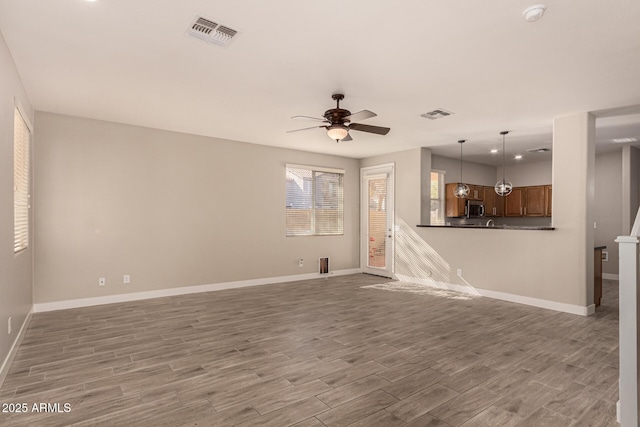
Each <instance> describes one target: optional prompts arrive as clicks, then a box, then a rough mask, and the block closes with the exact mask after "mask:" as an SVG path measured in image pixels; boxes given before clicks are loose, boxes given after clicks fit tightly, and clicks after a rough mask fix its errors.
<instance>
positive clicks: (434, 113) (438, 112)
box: [420, 108, 453, 120]
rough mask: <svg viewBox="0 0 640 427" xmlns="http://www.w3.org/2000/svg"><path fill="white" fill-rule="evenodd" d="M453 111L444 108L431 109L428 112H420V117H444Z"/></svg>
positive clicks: (433, 118) (431, 118)
mask: <svg viewBox="0 0 640 427" xmlns="http://www.w3.org/2000/svg"><path fill="white" fill-rule="evenodd" d="M452 114H453V113H452V112H451V111H447V110H444V109H442V108H438V109H435V110H433V111H429V112H428V113H424V114H420V117H424V118H425V119H429V120H436V119H441V118H443V117H447V116H450V115H452Z"/></svg>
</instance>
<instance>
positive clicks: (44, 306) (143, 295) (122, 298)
mask: <svg viewBox="0 0 640 427" xmlns="http://www.w3.org/2000/svg"><path fill="white" fill-rule="evenodd" d="M360 272H361V271H360V269H359V268H352V269H347V270H336V271H332V272H331V273H329V274H328V275H327V274H319V273H308V274H296V275H293V276H280V277H269V278H264V279H251V280H239V281H236V282H224V283H214V284H210V285H197V286H185V287H181V288H169V289H159V290H156V291H146V292H133V293H129V294H118V295H107V296H103V297H93V298H79V299H72V300H65V301H54V302H44V303H36V304H34V305H33V311H34V312H35V313H42V312H45V311H55V310H66V309H69V308H79V307H90V306H94V305H102V304H113V303H118V302H128V301H138V300H144V299H151V298H161V297H169V296H175V295H186V294H195V293H200V292H211V291H220V290H223V289H236V288H245V287H248V286H260V285H270V284H274V283H285V282H296V281H298V280H309V279H319V278H325V277H330V276H344V275H347V274H357V273H360Z"/></svg>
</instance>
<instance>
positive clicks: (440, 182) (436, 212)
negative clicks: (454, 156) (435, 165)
mask: <svg viewBox="0 0 640 427" xmlns="http://www.w3.org/2000/svg"><path fill="white" fill-rule="evenodd" d="M444 209H445V198H444V171H438V170H432V171H431V225H444Z"/></svg>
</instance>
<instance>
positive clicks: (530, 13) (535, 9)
mask: <svg viewBox="0 0 640 427" xmlns="http://www.w3.org/2000/svg"><path fill="white" fill-rule="evenodd" d="M546 9H547V5H546V4H534V5H533V6H529V7H528V8H526V9H525V10H524V12H522V17H523V18H524V20H525V21H527V22H536V21H537V20H538V19H540V18H542V15H544V11H545V10H546Z"/></svg>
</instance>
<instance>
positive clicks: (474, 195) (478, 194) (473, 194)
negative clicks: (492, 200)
mask: <svg viewBox="0 0 640 427" xmlns="http://www.w3.org/2000/svg"><path fill="white" fill-rule="evenodd" d="M483 198H484V187H483V186H481V185H473V184H469V195H468V196H467V199H469V200H483Z"/></svg>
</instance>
